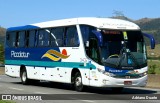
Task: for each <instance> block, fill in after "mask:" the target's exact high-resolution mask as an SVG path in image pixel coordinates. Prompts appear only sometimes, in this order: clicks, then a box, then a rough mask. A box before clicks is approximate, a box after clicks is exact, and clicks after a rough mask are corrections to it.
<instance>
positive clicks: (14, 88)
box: [9, 87, 24, 91]
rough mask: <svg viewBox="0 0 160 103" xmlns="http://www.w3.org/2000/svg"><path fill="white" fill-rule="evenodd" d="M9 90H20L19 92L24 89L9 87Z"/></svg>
mask: <svg viewBox="0 0 160 103" xmlns="http://www.w3.org/2000/svg"><path fill="white" fill-rule="evenodd" d="M9 89H13V90H20V91H22V90H24V89H20V88H14V87H9Z"/></svg>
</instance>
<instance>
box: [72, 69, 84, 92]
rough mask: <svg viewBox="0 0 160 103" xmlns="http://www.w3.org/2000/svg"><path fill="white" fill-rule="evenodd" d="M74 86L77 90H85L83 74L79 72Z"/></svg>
mask: <svg viewBox="0 0 160 103" xmlns="http://www.w3.org/2000/svg"><path fill="white" fill-rule="evenodd" d="M74 88H75V90H76V91H79V92H81V91H83V84H82V76H81V74H80V73H79V72H77V73H76V74H75V77H74Z"/></svg>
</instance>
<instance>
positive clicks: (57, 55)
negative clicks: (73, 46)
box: [41, 49, 70, 61]
mask: <svg viewBox="0 0 160 103" xmlns="http://www.w3.org/2000/svg"><path fill="white" fill-rule="evenodd" d="M69 56H70V55H67V51H66V49H63V50H62V53H60V52H58V51H56V50H48V51H47V52H46V53H45V54H44V55H43V56H42V57H41V58H44V57H47V58H49V59H51V60H53V61H59V60H60V59H67V58H68V57H69Z"/></svg>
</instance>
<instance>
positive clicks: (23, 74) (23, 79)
mask: <svg viewBox="0 0 160 103" xmlns="http://www.w3.org/2000/svg"><path fill="white" fill-rule="evenodd" d="M20 77H21V82H22V84H24V85H26V84H28V83H29V79H28V77H27V71H26V69H25V68H22V71H21V73H20Z"/></svg>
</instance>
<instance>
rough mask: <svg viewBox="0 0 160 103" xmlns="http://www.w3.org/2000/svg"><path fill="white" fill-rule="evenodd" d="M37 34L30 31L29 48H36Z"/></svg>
mask: <svg viewBox="0 0 160 103" xmlns="http://www.w3.org/2000/svg"><path fill="white" fill-rule="evenodd" d="M35 33H36V31H35V30H31V31H29V43H28V46H29V47H34V46H35V37H36V34H35Z"/></svg>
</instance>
